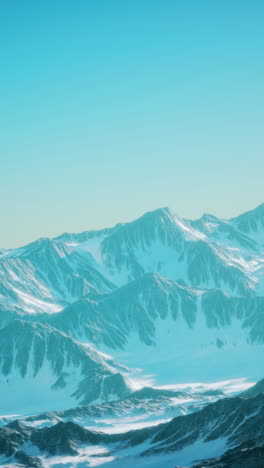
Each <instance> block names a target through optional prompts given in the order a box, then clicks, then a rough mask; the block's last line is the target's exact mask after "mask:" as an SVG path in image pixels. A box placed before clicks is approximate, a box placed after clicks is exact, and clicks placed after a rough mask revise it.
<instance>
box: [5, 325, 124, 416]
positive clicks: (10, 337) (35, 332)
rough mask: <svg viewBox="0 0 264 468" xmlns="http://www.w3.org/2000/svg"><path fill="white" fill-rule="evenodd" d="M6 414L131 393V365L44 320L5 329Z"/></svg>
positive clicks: (64, 405) (65, 406) (108, 398)
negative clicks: (115, 360)
mask: <svg viewBox="0 0 264 468" xmlns="http://www.w3.org/2000/svg"><path fill="white" fill-rule="evenodd" d="M0 369H1V374H0V413H1V414H3V413H5V412H10V411H11V412H15V413H16V412H22V413H24V414H25V413H29V412H32V411H36V410H37V411H39V409H40V408H42V410H45V411H47V410H54V409H58V408H59V407H60V408H61V409H65V408H69V407H71V406H73V405H75V404H78V403H79V404H80V403H83V404H84V403H86V404H87V403H90V402H92V401H107V400H111V399H116V398H120V397H122V396H125V395H127V394H128V393H129V392H130V387H129V385H128V384H127V381H126V377H125V375H128V370H127V369H126V368H125V367H124V366H121V365H119V364H117V363H116V362H114V361H113V360H112V359H111V358H110V357H108V356H106V355H103V354H101V353H99V352H97V351H96V350H95V349H94V348H93V347H92V346H90V345H89V344H81V343H79V342H77V341H75V340H73V339H72V338H70V337H69V336H67V335H65V334H63V333H61V332H59V331H58V330H55V329H53V328H52V327H49V326H47V325H42V324H40V323H37V322H36V323H30V322H25V321H21V320H14V321H13V322H11V323H10V324H8V325H7V326H5V327H3V328H2V329H1V330H0Z"/></svg>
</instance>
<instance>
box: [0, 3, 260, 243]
mask: <svg viewBox="0 0 264 468" xmlns="http://www.w3.org/2000/svg"><path fill="white" fill-rule="evenodd" d="M263 24H264V1H263V0H214V1H212V0H37V1H36V0H1V2H0V41H1V42H0V43H1V51H0V60H1V62H0V64H1V65H0V67H1V69H0V125H1V137H0V158H1V165H0V169H1V179H0V197H1V198H0V200H1V202H0V203H1V230H0V247H15V246H17V245H22V244H24V243H27V242H29V241H31V240H34V239H36V238H37V237H44V236H54V235H58V234H60V233H62V232H64V231H70V232H79V231H82V230H86V229H91V228H101V227H105V226H111V225H113V224H115V223H116V222H121V221H129V220H132V219H133V218H136V217H137V216H139V215H141V214H143V213H144V212H146V211H149V210H152V209H155V208H158V207H161V206H169V207H171V208H172V209H173V210H174V211H176V212H177V213H178V214H179V215H181V216H184V217H187V218H188V217H189V218H196V217H199V216H200V215H201V214H202V213H203V212H212V213H214V214H216V215H218V216H222V217H229V216H233V215H236V214H239V213H240V212H243V211H246V210H248V209H251V208H254V207H255V206H256V205H258V204H259V203H261V202H263V201H264V190H263V187H264V183H263V179H264V157H263V154H264V151H263V150H264V131H263V130H264V128H263V127H264V92H263V88H264V28H263Z"/></svg>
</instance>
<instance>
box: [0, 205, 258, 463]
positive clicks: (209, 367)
mask: <svg viewBox="0 0 264 468" xmlns="http://www.w3.org/2000/svg"><path fill="white" fill-rule="evenodd" d="M263 311H264V205H261V206H259V207H257V208H256V209H255V210H252V211H251V212H248V213H245V214H243V215H241V216H238V217H237V218H233V219H230V220H224V219H220V218H217V217H216V216H214V215H211V214H205V215H203V216H202V217H201V218H200V219H198V220H186V219H182V218H180V217H178V216H176V215H174V214H173V213H172V212H171V211H170V210H169V209H167V208H163V209H158V210H156V211H153V212H150V213H146V214H145V215H143V216H142V217H140V218H139V219H137V220H135V221H133V222H131V223H126V224H118V225H116V226H115V227H113V228H109V229H103V230H100V231H87V232H83V233H80V234H68V233H65V234H62V235H61V236H59V237H57V238H56V239H39V240H38V241H36V242H33V243H31V244H29V245H27V246H24V247H21V248H19V249H13V250H3V249H2V250H0V416H1V418H0V419H1V421H2V424H4V423H5V422H7V421H10V419H12V420H13V416H12V415H14V414H17V413H18V414H19V415H20V416H21V417H22V416H23V419H22V421H23V423H25V424H24V425H23V424H22V423H21V421H20V422H19V423H15V422H14V421H13V422H12V423H9V424H8V425H6V426H5V427H3V428H2V429H1V431H0V451H1V453H2V459H1V458H0V464H1V465H3V466H5V465H6V466H16V464H17V465H18V466H21V465H22V466H23V465H24V466H56V464H60V463H62V461H61V460H62V459H63V463H64V462H65V463H69V464H70V466H78V464H83V463H85V464H86V466H89V465H91V466H94V465H95V464H101V463H102V462H105V463H109V466H113V467H122V468H123V466H124V460H125V464H126V466H133V467H134V466H135V464H136V466H138V468H140V466H142V467H145V466H146V467H147V466H149V467H150V466H151V468H156V467H158V468H160V466H165V465H166V466H168V467H169V468H172V467H173V468H175V466H176V465H179V466H191V465H193V464H195V463H196V461H197V460H203V459H204V460H206V459H208V458H212V461H211V462H209V461H205V462H204V466H218V465H219V464H220V466H221V463H222V464H223V466H225V464H226V465H227V463H228V460H229V462H230V464H231V463H233V460H235V457H237V459H238V460H241V466H243V463H246V462H244V460H247V461H248V463H251V461H252V460H253V461H254V463H255V464H256V466H257V463H259V457H261V456H262V455H261V454H262V445H263V433H262V432H263V431H262V429H261V418H262V417H263V414H262V413H263V407H264V404H263V391H262V390H263V383H262V382H259V383H258V384H257V385H256V386H255V387H252V388H251V389H250V390H247V391H246V392H244V393H243V394H241V396H240V397H239V398H228V399H226V398H223V397H224V396H225V394H224V393H221V391H220V390H217V389H216V388H215V389H214V390H212V392H213V393H211V394H207V395H198V394H197V395H196V396H194V394H193V393H192V394H190V393H188V391H187V390H186V391H185V390H184V391H181V390H179V388H178V389H177V390H175V389H174V387H173V386H174V385H175V384H178V385H180V384H182V385H183V384H186V383H188V382H189V384H190V385H194V386H195V385H198V386H199V385H201V384H200V383H199V382H207V383H208V382H209V380H211V382H212V381H215V382H219V380H222V381H229V380H230V379H239V378H242V377H247V378H251V379H254V381H256V380H255V379H259V378H261V377H262V376H263V369H262V363H261V360H260V358H259V357H260V353H261V352H262V351H263V344H264V314H263ZM106 353H107V354H106ZM108 353H110V354H111V356H110V355H108ZM119 362H120V363H121V364H119ZM191 383H192V384H191ZM146 385H147V386H148V387H147V388H145V386H146ZM223 385H224V384H223ZM154 387H155V388H154ZM244 388H246V387H244ZM18 389H19V392H18ZM135 390H136V391H135ZM216 399H217V400H218V401H216V402H214V403H212V404H211V405H208V403H209V402H210V401H211V402H212V401H215V400H216ZM79 405H83V406H81V407H80V406H79ZM74 407H75V408H74ZM29 414H30V415H31V416H29ZM32 414H35V416H32ZM36 414H38V416H36ZM179 414H180V415H181V416H179V417H177V418H174V417H175V415H179ZM118 418H122V422H120V424H121V426H120V428H122V431H123V432H122V434H121V433H119V434H117V433H114V432H116V424H117V423H116V420H119V421H121V419H118ZM172 418H174V419H172ZM113 421H114V422H113ZM142 421H143V422H142ZM57 422H58V423H59V424H56V423H57ZM160 423H162V424H160ZM30 425H32V426H34V427H29V426H30ZM129 425H130V426H131V427H132V428H133V429H136V428H138V429H139V428H142V429H140V430H132V431H129ZM144 425H145V427H144ZM81 426H85V427H81ZM88 428H89V429H91V428H93V430H88ZM100 431H101V432H102V433H101V434H100ZM111 432H112V433H111ZM227 450H228V452H227V453H225V452H226V451H227ZM66 456H67V457H68V458H67V460H66V459H64V457H66ZM217 457H218V458H217ZM219 457H220V458H219ZM76 460H77V461H76ZM210 463H215V465H210ZM10 464H11V465H10ZM217 464H218V465H217ZM231 466H232V465H231ZM234 466H236V465H234ZM245 466H246V465H245ZM254 466H255V465H254Z"/></svg>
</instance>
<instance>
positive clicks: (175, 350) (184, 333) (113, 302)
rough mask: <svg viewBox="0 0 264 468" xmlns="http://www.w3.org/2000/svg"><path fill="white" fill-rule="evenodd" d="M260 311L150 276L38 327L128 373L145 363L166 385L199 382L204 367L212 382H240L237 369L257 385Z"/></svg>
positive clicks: (256, 301) (248, 300) (261, 305)
mask: <svg viewBox="0 0 264 468" xmlns="http://www.w3.org/2000/svg"><path fill="white" fill-rule="evenodd" d="M263 310H264V298H262V297H254V296H252V297H251V296H249V297H232V296H230V295H227V294H225V293H224V292H222V291H221V290H219V289H212V290H202V289H195V288H190V287H186V286H182V285H180V284H178V283H176V282H174V281H171V280H168V279H166V278H162V277H161V276H159V275H157V274H150V273H149V274H145V275H144V276H143V277H141V278H140V279H138V280H135V281H132V282H131V283H129V284H127V285H125V286H123V287H121V288H119V289H117V290H115V291H113V292H111V293H109V294H104V295H95V294H89V295H87V296H85V297H84V298H82V299H80V300H79V301H77V302H76V303H73V304H71V305H70V306H68V307H67V308H66V309H64V310H63V311H61V312H59V313H57V314H53V315H48V316H47V315H43V316H39V320H40V321H43V322H44V323H48V324H49V325H51V326H53V327H56V328H57V329H59V330H61V331H63V332H64V333H66V334H68V335H70V336H73V337H75V338H76V339H78V340H79V341H89V342H92V343H93V344H94V345H95V346H96V347H97V348H99V349H102V350H105V349H107V352H110V353H111V354H114V355H115V357H116V358H118V359H121V358H122V361H123V362H125V363H126V364H127V365H129V366H132V367H137V366H138V363H139V362H141V355H144V362H143V368H144V370H145V371H146V372H149V373H155V374H157V373H158V375H159V378H160V379H161V383H164V382H166V381H167V382H168V380H167V379H168V376H169V375H171V376H173V378H175V376H178V377H179V376H180V377H181V378H182V375H184V376H185V378H187V379H191V378H203V379H205V378H206V375H207V374H206V372H207V369H208V366H209V367H210V366H212V369H210V372H213V374H212V375H213V378H219V374H218V375H216V374H215V372H216V371H217V372H221V374H220V376H221V378H223V379H224V378H232V377H234V375H233V374H234V372H235V376H236V377H239V376H241V374H239V373H240V371H241V368H242V369H244V372H246V373H248V372H249V374H246V375H250V376H252V377H257V378H259V377H260V376H261V373H262V368H261V363H260V361H259V359H257V356H258V353H259V352H261V347H260V346H261V345H262V344H263V337H264V334H263V326H264V316H263V314H262V311H263ZM122 351H125V352H124V353H122ZM212 353H214V357H215V362H213V361H212V360H211V359H210V356H211V355H212ZM176 356H177V360H175V357H176ZM245 359H246V362H245ZM216 362H217V364H218V365H217V366H216V365H215V364H216ZM194 366H196V367H197V369H198V370H199V372H200V376H199V375H198V374H195V369H194ZM219 366H220V367H219ZM221 368H222V369H221ZM236 372H238V373H237V374H236ZM210 375H211V374H210ZM170 383H172V382H170Z"/></svg>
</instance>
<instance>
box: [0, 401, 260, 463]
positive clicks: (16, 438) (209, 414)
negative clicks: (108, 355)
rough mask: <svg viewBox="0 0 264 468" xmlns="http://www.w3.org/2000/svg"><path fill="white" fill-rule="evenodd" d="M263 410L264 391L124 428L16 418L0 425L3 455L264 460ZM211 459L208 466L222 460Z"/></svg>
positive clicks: (11, 457) (161, 460) (40, 459)
mask: <svg viewBox="0 0 264 468" xmlns="http://www.w3.org/2000/svg"><path fill="white" fill-rule="evenodd" d="M263 414H264V396H263V395H259V396H257V397H254V398H248V399H243V398H226V399H222V400H219V401H217V402H215V403H212V404H210V405H207V406H206V407H205V408H203V409H202V410H200V411H197V412H194V413H192V414H189V415H186V416H178V417H176V418H174V419H172V420H171V421H170V422H166V423H163V424H160V425H158V426H153V427H149V428H144V429H139V430H136V431H129V432H126V433H121V434H120V433H119V434H103V433H100V432H92V431H89V430H87V429H85V428H83V427H81V426H79V425H78V424H75V423H73V422H65V423H64V422H59V423H57V424H55V425H54V426H51V427H43V428H33V427H30V426H26V425H24V424H22V423H21V422H18V421H14V422H12V423H9V424H8V425H6V426H4V427H3V428H0V440H1V444H0V447H1V448H0V450H1V454H2V457H3V458H2V460H3V461H6V462H9V463H10V461H12V460H14V461H15V460H16V459H18V460H19V461H20V462H21V459H23V457H24V459H25V460H28V458H27V457H31V456H32V455H33V454H35V457H34V460H33V461H34V462H35V463H39V466H42V465H43V466H44V465H45V461H49V463H52V462H53V463H55V462H56V456H58V455H60V456H71V457H76V459H77V460H76V459H75V462H74V458H72V459H71V460H72V461H73V464H72V466H75V463H76V462H78V460H80V455H81V453H83V452H82V451H85V449H86V459H88V463H89V455H91V454H94V455H97V456H98V454H100V453H101V454H103V458H102V460H101V463H103V462H107V461H109V466H113V467H114V466H115V467H121V466H131V467H132V466H135V465H136V466H139V467H142V468H143V467H147V466H151V467H155V468H156V467H158V466H162V465H161V464H162V463H165V464H166V466H168V467H169V468H172V467H175V466H194V465H195V464H197V462H198V461H199V460H201V459H203V458H209V457H210V458H213V457H220V456H221V459H220V460H223V461H225V462H226V461H228V460H230V459H231V460H232V459H233V460H234V461H236V462H238V460H239V459H240V460H241V462H242V463H243V464H242V466H247V465H246V464H245V461H247V460H250V459H251V460H252V459H255V460H256V461H257V462H259V461H260V460H261V457H260V455H261V454H262V447H263V441H264V430H263V424H262V420H263ZM92 447H94V452H93V451H91V448H92ZM243 449H245V450H243ZM21 452H22V454H21ZM243 452H244V453H243ZM235 454H236V455H237V456H238V458H237V459H235V458H234V456H235ZM47 457H51V458H47ZM218 460H219V459H218ZM65 461H66V460H65ZM215 462H216V460H212V461H211V463H215ZM203 463H204V462H203ZM208 463H209V465H208V466H221V465H216V464H212V465H210V462H208ZM33 466H34V465H33ZM36 466H38V465H36ZM51 466H52V465H51ZM88 466H89V464H88ZM198 466H206V465H204V464H202V465H198ZM223 466H225V465H223ZM230 466H232V465H230ZM234 466H236V465H234ZM257 466H258V465H257Z"/></svg>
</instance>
